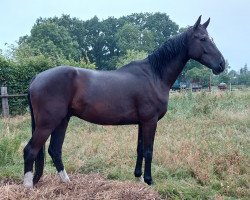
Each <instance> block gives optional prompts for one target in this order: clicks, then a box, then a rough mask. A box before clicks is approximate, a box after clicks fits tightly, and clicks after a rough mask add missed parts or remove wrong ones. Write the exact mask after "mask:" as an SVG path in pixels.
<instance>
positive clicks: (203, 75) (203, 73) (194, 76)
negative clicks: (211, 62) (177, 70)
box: [186, 67, 211, 85]
mask: <svg viewBox="0 0 250 200" xmlns="http://www.w3.org/2000/svg"><path fill="white" fill-rule="evenodd" d="M186 76H187V78H188V79H190V80H191V82H193V83H199V84H202V85H208V82H209V77H210V76H211V70H209V69H207V68H206V67H202V68H197V67H194V68H192V69H190V70H188V71H187V73H186Z"/></svg>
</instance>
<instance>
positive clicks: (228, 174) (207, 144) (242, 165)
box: [0, 90, 250, 200]
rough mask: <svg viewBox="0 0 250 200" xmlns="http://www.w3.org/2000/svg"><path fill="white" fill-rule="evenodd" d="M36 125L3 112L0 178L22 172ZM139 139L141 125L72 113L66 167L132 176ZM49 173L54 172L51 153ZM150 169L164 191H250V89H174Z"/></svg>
mask: <svg viewBox="0 0 250 200" xmlns="http://www.w3.org/2000/svg"><path fill="white" fill-rule="evenodd" d="M30 129H31V128H30V117H29V116H28V115H25V116H18V117H14V118H11V119H10V120H3V119H0V180H3V179H14V180H17V181H20V180H21V178H22V174H23V159H22V149H23V147H24V145H25V143H26V142H27V141H28V139H29V138H30V135H31V132H30ZM136 143H137V127H136V126H98V125H94V124H90V123H86V122H84V121H82V120H79V119H77V118H72V120H71V122H70V125H69V128H68V131H67V134H66V139H65V143H64V147H63V159H64V163H65V167H66V170H67V171H68V172H70V173H83V174H86V173H100V174H102V175H104V176H105V177H107V178H108V179H115V180H121V181H123V180H131V181H134V180H135V179H134V177H133V170H134V165H135V160H136ZM47 146H48V145H47ZM45 173H46V174H49V173H55V168H54V167H53V165H52V162H51V159H50V157H49V156H48V154H47V159H46V166H45ZM152 175H153V178H154V182H155V184H154V185H153V186H152V187H153V189H154V190H156V191H157V192H159V194H160V195H161V197H162V198H163V199H165V198H169V199H218V200H222V199H250V188H249V187H250V91H247V90H245V91H233V92H220V93H219V92H218V93H212V94H210V93H174V94H171V96H170V102H169V110H168V113H167V115H166V116H165V117H164V118H163V119H162V120H161V121H160V122H159V123H158V128H157V134H156V139H155V146H154V157H153V163H152Z"/></svg>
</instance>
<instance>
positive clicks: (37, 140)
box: [24, 127, 52, 187]
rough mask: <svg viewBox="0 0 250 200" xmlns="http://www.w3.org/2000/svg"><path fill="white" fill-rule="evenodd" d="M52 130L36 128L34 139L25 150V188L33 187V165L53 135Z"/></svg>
mask: <svg viewBox="0 0 250 200" xmlns="http://www.w3.org/2000/svg"><path fill="white" fill-rule="evenodd" d="M51 132H52V129H51V128H37V127H36V128H35V131H34V134H33V135H32V138H31V139H30V141H29V142H28V144H27V145H26V147H25V148H24V174H25V175H24V186H25V187H32V186H33V174H32V171H33V164H34V161H35V159H36V157H37V154H38V152H39V151H40V149H41V148H42V146H43V145H44V144H45V142H46V140H47V139H48V137H49V135H50V134H51Z"/></svg>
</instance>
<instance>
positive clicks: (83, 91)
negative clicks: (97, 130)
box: [24, 17, 225, 187]
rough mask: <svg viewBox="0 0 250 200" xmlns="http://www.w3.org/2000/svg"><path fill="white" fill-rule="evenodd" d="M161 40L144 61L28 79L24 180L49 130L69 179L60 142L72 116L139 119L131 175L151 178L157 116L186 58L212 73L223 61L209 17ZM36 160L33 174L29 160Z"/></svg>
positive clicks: (39, 159) (108, 121)
mask: <svg viewBox="0 0 250 200" xmlns="http://www.w3.org/2000/svg"><path fill="white" fill-rule="evenodd" d="M200 21H201V17H199V19H198V20H197V22H196V23H195V24H194V26H192V27H190V28H188V29H187V30H186V31H185V32H183V33H182V34H180V35H178V36H176V37H173V38H171V39H169V40H168V41H166V42H165V43H164V44H163V45H162V46H161V47H160V48H158V49H157V50H155V51H154V52H153V53H152V54H150V55H149V56H148V57H147V58H145V59H144V60H139V61H134V62H131V63H129V64H127V65H125V66H124V67H122V68H120V69H118V70H114V71H93V70H88V69H81V68H75V67H68V66H60V67H55V68H52V69H49V70H47V71H44V72H42V73H40V74H38V75H37V76H36V77H35V78H33V80H32V82H31V84H30V87H29V95H28V99H29V104H30V108H31V117H32V138H31V139H30V141H29V142H28V144H27V145H26V147H25V148H24V174H25V175H24V185H25V186H26V187H32V186H33V185H34V184H36V183H37V182H38V181H39V179H40V177H41V176H42V174H43V168H44V144H45V142H46V140H47V139H48V138H49V136H50V135H51V139H50V145H49V150H48V151H49V154H50V156H51V157H52V160H53V162H54V164H55V167H56V169H57V171H58V173H59V176H60V178H61V180H62V181H64V182H67V181H69V178H68V175H67V173H66V171H65V169H64V166H63V163H62V145H63V141H64V137H65V132H66V129H67V125H68V122H69V120H70V117H71V116H77V117H79V118H81V119H84V120H86V121H88V122H92V123H96V124H102V125H126V124H138V145H137V161H136V166H135V171H134V175H135V176H136V177H141V175H142V162H143V158H144V159H145V169H144V181H145V182H146V183H147V184H149V185H150V184H151V183H152V177H151V161H152V156H153V144H154V137H155V131H156V126H157V122H158V120H160V119H161V118H162V117H163V116H164V115H165V113H166V112H167V105H168V98H169V90H170V88H171V86H172V85H173V83H174V82H175V80H176V79H177V77H178V75H179V74H180V73H181V71H182V69H183V68H184V66H185V64H186V63H187V61H188V60H189V59H194V60H196V61H198V62H200V63H202V64H203V65H205V66H207V67H208V68H210V69H212V71H213V73H214V74H219V73H221V72H222V71H223V70H224V68H225V60H224V58H223V56H222V54H221V53H220V51H219V50H218V49H217V47H216V45H215V44H214V42H213V41H211V39H210V38H209V36H208V32H207V30H206V28H207V26H208V24H209V21H210V19H208V21H206V22H205V23H204V24H200ZM34 162H35V175H34V176H33V173H32V171H33V164H34Z"/></svg>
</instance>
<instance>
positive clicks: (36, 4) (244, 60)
mask: <svg viewBox="0 0 250 200" xmlns="http://www.w3.org/2000/svg"><path fill="white" fill-rule="evenodd" d="M140 12H151V13H154V12H163V13H167V15H169V17H170V19H171V20H172V21H174V22H175V23H177V24H178V25H179V26H180V27H186V26H188V25H193V24H194V23H195V21H196V20H197V18H198V17H199V16H200V15H202V21H203V22H205V21H206V20H207V19H208V18H209V17H210V18H211V22H210V25H209V27H208V32H209V34H210V36H212V37H213V39H214V41H215V43H216V45H217V47H218V48H219V49H220V51H221V52H222V54H223V55H224V57H225V59H227V60H228V62H229V65H230V66H231V69H234V70H239V69H240V68H241V67H244V65H245V64H248V68H249V66H250V1H249V0H123V1H120V0H70V1H69V0H22V1H21V0H1V3H0V49H3V50H5V49H6V48H7V46H8V45H10V44H16V41H17V40H18V39H19V37H20V36H24V35H29V34H30V30H31V28H32V26H33V25H34V23H35V21H36V19H37V18H39V17H42V18H45V17H54V16H58V17H60V16H61V15H62V14H69V15H70V16H71V17H77V18H79V19H81V20H87V19H90V18H92V17H94V16H95V15H96V16H97V17H98V18H99V19H106V18H108V17H110V16H114V17H121V16H124V15H129V14H132V13H140ZM6 43H7V44H6Z"/></svg>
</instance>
